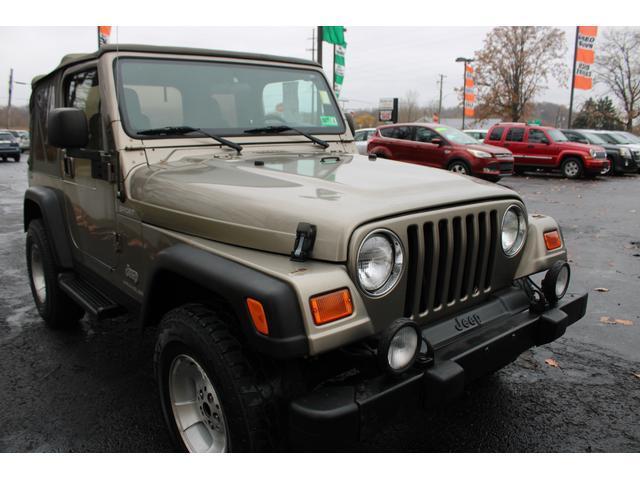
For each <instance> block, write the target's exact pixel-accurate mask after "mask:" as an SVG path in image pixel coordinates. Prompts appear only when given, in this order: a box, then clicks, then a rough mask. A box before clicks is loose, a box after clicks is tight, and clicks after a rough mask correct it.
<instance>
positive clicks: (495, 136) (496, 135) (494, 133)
mask: <svg viewBox="0 0 640 480" xmlns="http://www.w3.org/2000/svg"><path fill="white" fill-rule="evenodd" d="M502 132H504V127H496V128H494V129H493V130H491V135H490V136H489V140H493V141H494V142H499V141H500V140H501V139H502Z"/></svg>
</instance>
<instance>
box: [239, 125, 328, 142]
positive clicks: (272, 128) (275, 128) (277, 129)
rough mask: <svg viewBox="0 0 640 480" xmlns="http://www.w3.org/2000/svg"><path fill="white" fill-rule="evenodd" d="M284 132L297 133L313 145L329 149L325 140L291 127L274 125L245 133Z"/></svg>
mask: <svg viewBox="0 0 640 480" xmlns="http://www.w3.org/2000/svg"><path fill="white" fill-rule="evenodd" d="M282 132H296V133H298V134H300V135H302V136H303V137H306V138H308V139H309V140H311V141H312V142H313V143H316V144H318V145H320V146H321V147H322V148H329V143H328V142H325V141H324V140H321V139H319V138H318V137H314V136H313V135H311V134H309V133H305V132H303V131H302V130H298V129H297V128H294V127H290V126H289V125H273V126H270V127H260V128H250V129H249V130H245V131H244V133H251V134H261V133H282Z"/></svg>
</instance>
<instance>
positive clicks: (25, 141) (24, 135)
mask: <svg viewBox="0 0 640 480" xmlns="http://www.w3.org/2000/svg"><path fill="white" fill-rule="evenodd" d="M18 134H19V135H20V138H19V140H18V143H19V144H20V150H21V151H22V152H26V151H27V150H29V149H30V148H31V140H30V138H29V132H27V131H24V130H23V131H20V132H18Z"/></svg>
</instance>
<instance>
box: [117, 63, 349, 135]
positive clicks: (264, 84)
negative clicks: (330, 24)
mask: <svg viewBox="0 0 640 480" xmlns="http://www.w3.org/2000/svg"><path fill="white" fill-rule="evenodd" d="M116 78H117V88H118V100H119V105H120V111H121V115H122V119H123V122H124V126H125V129H126V131H127V133H128V134H129V135H131V136H136V133H137V132H140V131H142V130H149V129H155V128H162V127H167V126H182V125H184V126H189V127H193V128H197V129H206V130H208V131H211V132H213V133H215V134H218V135H226V136H229V135H244V134H245V133H244V132H245V130H249V129H260V128H264V127H269V126H278V125H283V124H286V125H288V126H291V127H295V128H298V129H300V130H302V131H304V132H306V133H343V132H344V131H345V127H344V123H343V122H342V118H341V115H340V111H339V109H338V107H337V106H336V104H335V100H334V97H333V95H332V94H331V93H330V89H329V86H328V85H327V82H326V80H325V78H324V76H322V75H321V74H320V73H319V72H316V71H314V70H304V69H295V68H283V67H270V66H258V65H241V64H234V63H216V62H204V61H190V60H189V61H187V60H155V59H131V58H128V59H123V58H120V59H118V60H117V68H116Z"/></svg>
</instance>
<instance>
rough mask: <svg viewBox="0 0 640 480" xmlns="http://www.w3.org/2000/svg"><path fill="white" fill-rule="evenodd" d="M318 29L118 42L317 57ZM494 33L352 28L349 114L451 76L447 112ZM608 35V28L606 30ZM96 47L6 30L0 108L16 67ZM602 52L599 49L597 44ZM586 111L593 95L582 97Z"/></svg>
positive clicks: (62, 32) (156, 34)
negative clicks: (471, 59) (464, 61)
mask: <svg viewBox="0 0 640 480" xmlns="http://www.w3.org/2000/svg"><path fill="white" fill-rule="evenodd" d="M313 28H314V27H312V26H308V27H119V28H115V27H114V28H113V31H112V36H111V37H112V38H111V42H112V43H115V42H116V41H119V42H120V43H145V44H158V45H174V46H189V47H200V48H212V49H222V50H238V51H247V52H259V53H269V54H276V55H287V56H294V57H304V58H311V52H310V51H307V50H308V49H310V48H311V43H312V42H311V34H312V30H313ZM559 28H562V30H564V31H565V32H566V40H567V54H566V62H567V68H569V66H570V65H571V61H572V55H573V52H572V47H573V42H574V35H575V27H559ZM490 30H491V27H349V26H347V33H346V40H347V43H348V47H347V53H346V64H347V67H346V73H345V81H344V86H343V93H342V98H344V99H347V100H348V102H347V108H348V109H352V108H366V107H374V106H376V105H377V103H378V99H379V98H381V97H403V96H404V94H405V93H406V92H407V91H408V90H415V91H417V92H418V93H419V101H420V103H427V102H429V101H433V100H437V98H438V84H437V81H438V75H439V74H441V73H442V74H444V75H446V78H445V81H444V88H443V96H444V101H443V104H444V105H445V106H453V105H455V104H456V101H457V100H456V94H455V93H454V90H453V89H454V88H457V87H459V86H460V85H461V84H462V65H461V64H457V63H455V61H454V60H455V58H456V57H458V56H472V55H473V54H474V52H475V51H476V50H478V49H480V48H481V47H482V44H483V39H484V37H485V35H486V34H487V33H488V32H489V31H490ZM601 31H602V30H601ZM96 48H97V35H96V27H0V104H2V105H6V103H7V89H8V88H7V86H8V78H9V69H10V68H11V67H13V68H14V78H15V79H16V80H18V81H25V82H30V81H31V79H32V78H33V77H34V76H35V75H38V74H42V73H46V72H48V71H50V70H51V69H53V68H54V67H55V66H56V65H57V64H58V62H59V61H60V58H61V57H62V56H63V55H65V54H67V53H72V52H74V53H75V52H90V51H94V50H95V49H96ZM596 48H597V45H596ZM325 54H326V55H325V71H326V72H327V75H328V76H330V75H331V72H332V70H331V66H330V65H331V56H330V45H328V44H325ZM29 93H30V89H29V87H28V86H22V85H15V86H14V93H13V98H14V100H13V104H14V105H24V104H26V103H28V99H29ZM576 93H577V96H576V104H577V105H579V104H580V103H581V101H583V100H584V99H585V98H586V97H588V95H589V94H588V93H586V94H585V93H584V92H580V91H577V92H576ZM536 100H548V101H551V102H556V103H564V104H568V103H569V89H568V88H562V87H560V86H559V85H557V84H555V82H554V83H552V84H551V85H550V86H549V89H548V90H547V91H546V92H544V93H543V94H542V95H540V96H539V97H538V98H537V99H536Z"/></svg>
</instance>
